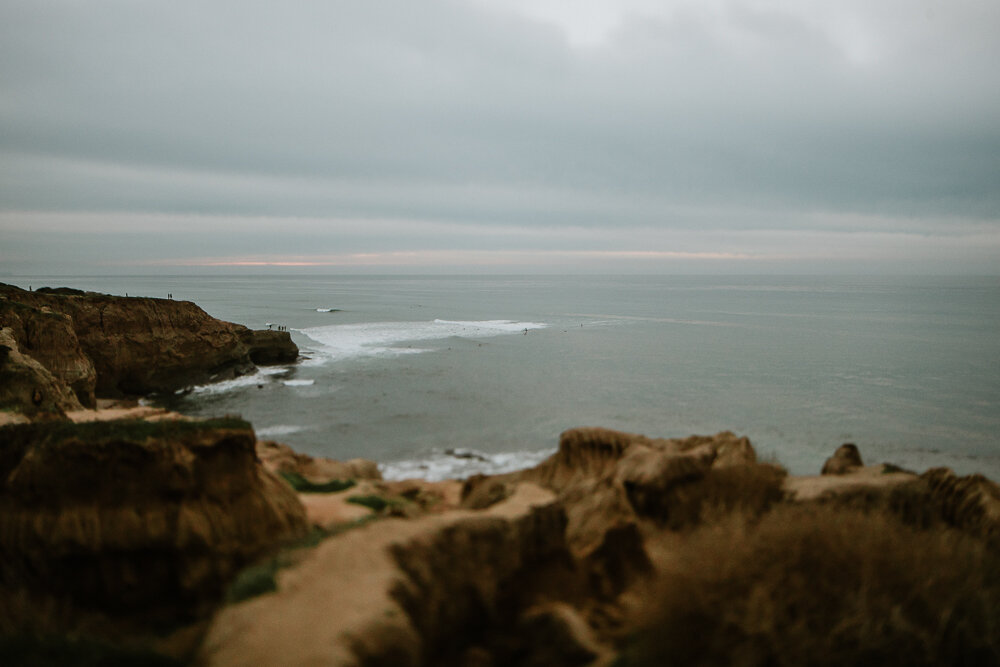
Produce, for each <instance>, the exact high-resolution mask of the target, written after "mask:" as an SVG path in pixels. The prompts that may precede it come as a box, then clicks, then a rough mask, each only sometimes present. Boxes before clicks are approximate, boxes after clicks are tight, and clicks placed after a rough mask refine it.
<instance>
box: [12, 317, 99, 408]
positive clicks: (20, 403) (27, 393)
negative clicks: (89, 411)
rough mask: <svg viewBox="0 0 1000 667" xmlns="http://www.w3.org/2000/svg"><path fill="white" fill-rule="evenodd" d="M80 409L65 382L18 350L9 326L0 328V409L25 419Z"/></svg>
mask: <svg viewBox="0 0 1000 667" xmlns="http://www.w3.org/2000/svg"><path fill="white" fill-rule="evenodd" d="M80 408H81V405H80V401H79V400H78V399H77V397H76V396H75V395H74V394H73V392H72V391H70V390H69V388H68V387H67V386H66V384H65V383H63V382H61V381H60V380H59V378H56V377H55V376H53V375H52V373H51V372H49V369H47V368H46V367H45V366H43V365H42V364H41V363H39V362H38V361H36V360H35V359H33V358H31V357H30V356H27V355H24V354H22V353H21V351H20V347H19V345H18V343H17V339H16V338H15V336H14V332H13V330H12V329H11V328H9V327H7V328H3V329H0V411H3V412H7V411H9V412H10V413H11V414H17V415H18V416H20V417H23V418H24V419H25V420H27V419H28V418H39V417H46V416H47V417H62V416H64V414H65V412H66V411H69V410H79V409H80ZM0 423H2V422H0Z"/></svg>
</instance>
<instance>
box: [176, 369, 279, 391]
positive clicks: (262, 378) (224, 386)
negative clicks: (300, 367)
mask: <svg viewBox="0 0 1000 667" xmlns="http://www.w3.org/2000/svg"><path fill="white" fill-rule="evenodd" d="M290 370H291V367H290V366H264V367H262V368H258V369H257V370H256V372H254V373H251V374H250V375H241V376H239V377H235V378H233V379H231V380H223V381H222V382H212V383H210V384H200V385H197V386H195V387H193V388H192V389H191V391H192V393H195V394H223V393H225V392H227V391H233V390H236V389H242V388H245V387H253V386H256V385H259V384H264V385H266V384H268V383H269V382H271V378H272V376H278V375H284V374H286V373H288V372H289V371H290ZM177 393H183V391H179V392H177Z"/></svg>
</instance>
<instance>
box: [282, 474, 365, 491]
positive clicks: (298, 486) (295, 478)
mask: <svg viewBox="0 0 1000 667" xmlns="http://www.w3.org/2000/svg"><path fill="white" fill-rule="evenodd" d="M278 474H279V475H281V477H282V479H284V480H285V481H286V482H288V484H289V486H291V487H292V488H293V489H295V490H296V491H299V492H302V493H338V492H340V491H346V490H347V489H349V488H351V487H352V486H354V484H355V482H354V480H353V479H335V480H332V481H329V482H321V483H318V484H317V483H315V482H310V481H309V480H308V479H306V478H305V477H303V476H302V475H300V474H298V473H297V472H288V471H281V472H279V473H278Z"/></svg>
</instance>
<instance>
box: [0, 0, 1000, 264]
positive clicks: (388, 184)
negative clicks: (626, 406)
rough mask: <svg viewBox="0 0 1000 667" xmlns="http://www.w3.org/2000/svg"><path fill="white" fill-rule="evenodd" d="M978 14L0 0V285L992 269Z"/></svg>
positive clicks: (891, 3) (997, 38) (864, 4)
mask: <svg viewBox="0 0 1000 667" xmlns="http://www.w3.org/2000/svg"><path fill="white" fill-rule="evenodd" d="M998 72H1000V1H998V0H836V1H833V0H830V1H826V2H819V1H810V0H662V1H654V0H450V1H445V0H420V1H415V0H357V1H355V2H338V1H334V0H316V1H312V0H282V1H280V2H277V1H270V2H257V1H254V0H239V1H236V0H232V1H230V0H196V1H194V0H192V1H189V0H171V1H170V2H153V1H147V0H117V1H103V0H90V1H88V2H81V1H79V0H0V272H2V273H7V274H46V273H53V272H58V273H63V274H72V273H91V274H95V273H96V274H100V273H145V272H157V273H177V272H200V271H213V272H217V271H224V270H233V271H249V270H256V271H275V272H279V271H281V272H288V271H296V270H303V271H323V272H330V273H338V272H351V271H368V272H410V271H412V272H425V273H426V272H438V271H441V272H451V271H482V272H536V271H544V272H553V271H555V272H577V271H597V272H642V271H649V272H660V273H684V272H725V273H743V272H747V273H754V272H822V273H825V272H861V273H883V272H894V273H970V272H978V273H997V272H998V271H1000V73H998Z"/></svg>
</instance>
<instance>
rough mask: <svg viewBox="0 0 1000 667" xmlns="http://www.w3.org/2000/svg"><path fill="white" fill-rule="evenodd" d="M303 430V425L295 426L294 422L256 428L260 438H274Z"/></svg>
mask: <svg viewBox="0 0 1000 667" xmlns="http://www.w3.org/2000/svg"><path fill="white" fill-rule="evenodd" d="M301 430H303V427H301V426H295V425H294V424H276V425H274V426H265V427H264V428H258V429H255V432H256V433H257V437H258V438H273V437H276V436H282V435H291V434H292V433H298V432H299V431H301Z"/></svg>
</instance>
